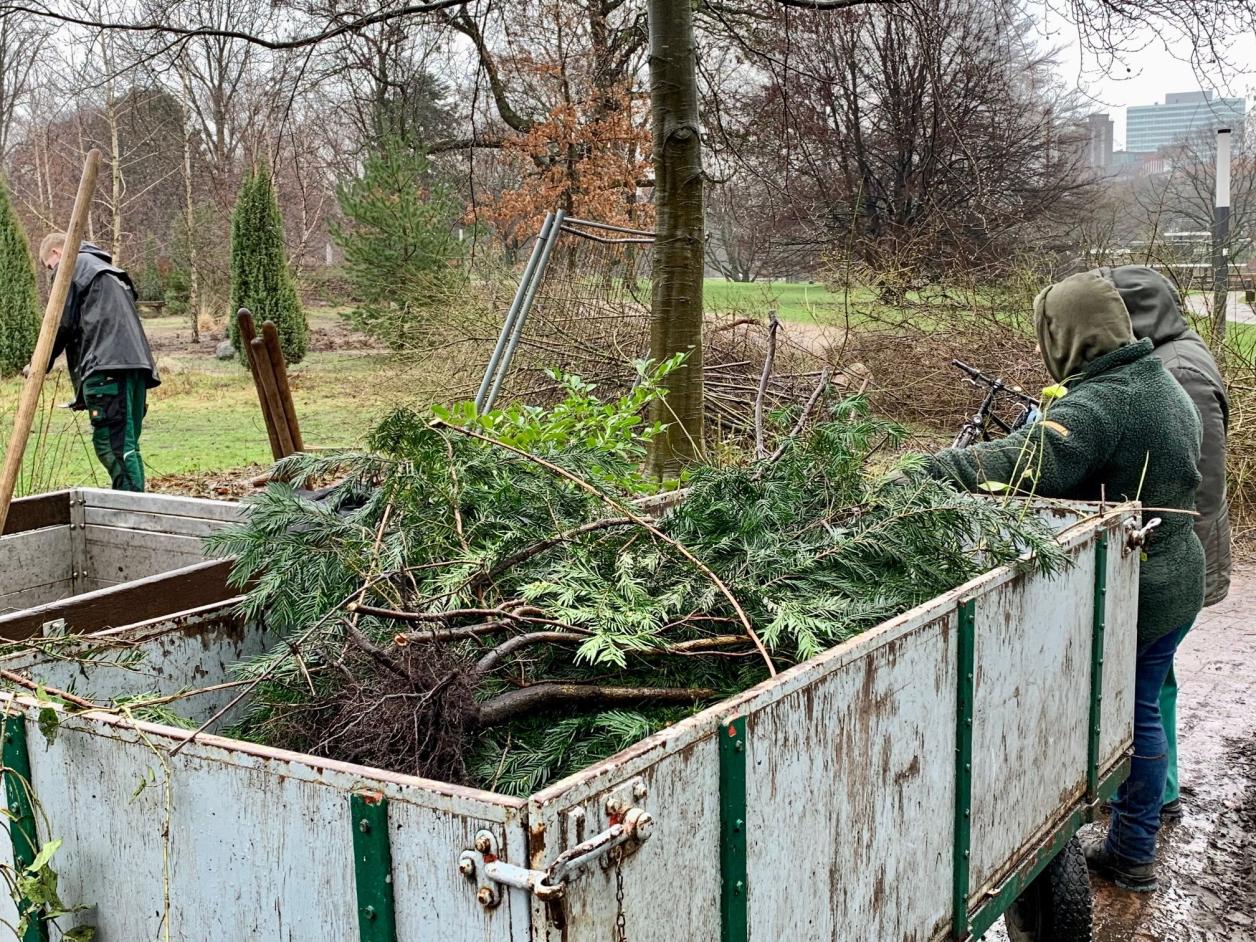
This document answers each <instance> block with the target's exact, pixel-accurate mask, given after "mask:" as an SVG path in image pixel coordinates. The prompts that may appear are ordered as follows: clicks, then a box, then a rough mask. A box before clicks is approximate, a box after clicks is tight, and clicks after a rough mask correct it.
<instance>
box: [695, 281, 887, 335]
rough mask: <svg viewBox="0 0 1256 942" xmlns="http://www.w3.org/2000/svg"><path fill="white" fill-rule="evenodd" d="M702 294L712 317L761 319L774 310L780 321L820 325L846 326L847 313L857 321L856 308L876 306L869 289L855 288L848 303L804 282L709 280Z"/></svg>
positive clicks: (822, 288)
mask: <svg viewBox="0 0 1256 942" xmlns="http://www.w3.org/2000/svg"><path fill="white" fill-rule="evenodd" d="M703 294H704V301H705V306H706V309H707V311H708V312H710V313H714V314H744V315H746V316H748V317H761V316H765V315H766V314H767V312H768V311H771V310H773V309H775V310H776V312H777V314H778V316H779V317H780V318H781V320H786V321H810V322H813V323H820V324H840V323H844V322H845V320H846V315H847V311H848V309H849V311H850V315H851V317H852V319H854V318H856V317H857V314H858V312H857V311H856V309H855V306H856V305H869V304H875V303H876V296H875V295H874V294H873V293H872V292H871V291H868V290H867V289H863V288H853V289H851V292H850V296H849V299H845V298H843V296H842V295H841V294H840V293H836V292H833V291H830V290H829V289H828V288H826V287H825V286H824V285H822V284H807V283H805V282H800V283H794V282H785V281H755V282H737V281H728V280H727V279H725V278H708V279H706V283H705V286H704V288H703Z"/></svg>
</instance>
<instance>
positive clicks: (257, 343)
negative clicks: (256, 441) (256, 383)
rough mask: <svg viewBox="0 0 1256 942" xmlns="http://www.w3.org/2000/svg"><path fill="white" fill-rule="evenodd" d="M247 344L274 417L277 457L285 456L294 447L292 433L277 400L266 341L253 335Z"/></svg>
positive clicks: (281, 405)
mask: <svg viewBox="0 0 1256 942" xmlns="http://www.w3.org/2000/svg"><path fill="white" fill-rule="evenodd" d="M249 346H251V347H252V348H253V359H254V360H256V361H257V376H258V379H260V380H261V388H262V390H263V391H264V392H265V394H266V405H267V406H268V407H269V409H270V414H271V415H272V416H274V418H275V434H276V435H277V436H278V438H279V452H280V454H279V457H280V458H287V457H288V456H289V455H290V454H292V453H293V452H295V451H296V449H295V448H294V447H293V446H292V435H291V434H290V433H289V432H288V423H287V422H285V421H284V418H283V403H281V402H280V401H279V387H278V385H277V384H276V383H275V371H274V370H273V369H271V366H270V354H268V353H267V352H266V341H265V340H263V339H262V338H261V337H254V338H253V339H252V340H250V341H249Z"/></svg>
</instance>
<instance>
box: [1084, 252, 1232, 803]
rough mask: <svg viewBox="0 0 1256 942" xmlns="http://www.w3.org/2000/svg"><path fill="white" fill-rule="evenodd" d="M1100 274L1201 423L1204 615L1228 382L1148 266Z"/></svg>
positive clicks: (1220, 517)
mask: <svg viewBox="0 0 1256 942" xmlns="http://www.w3.org/2000/svg"><path fill="white" fill-rule="evenodd" d="M1097 271H1098V274H1100V275H1101V276H1103V277H1104V278H1107V279H1108V280H1109V281H1111V282H1112V283H1113V284H1114V285H1116V289H1117V290H1118V291H1119V292H1121V300H1123V301H1124V302H1125V309H1126V310H1127V311H1129V314H1130V322H1131V324H1132V325H1133V328H1134V336H1135V337H1137V338H1138V339H1140V340H1141V339H1142V338H1144V337H1146V338H1147V339H1148V340H1150V341H1151V342H1152V343H1153V344H1155V347H1156V348H1155V350H1154V351H1152V355H1153V356H1154V357H1156V359H1158V360H1159V361H1160V362H1161V363H1163V364H1164V365H1165V368H1166V369H1167V370H1168V371H1169V374H1170V375H1171V376H1172V377H1173V378H1174V379H1176V380H1177V381H1178V382H1179V383H1180V384H1181V386H1182V388H1183V389H1184V390H1186V394H1187V395H1188V396H1190V397H1191V402H1192V403H1193V404H1194V406H1195V411H1197V412H1198V413H1199V418H1200V420H1201V421H1202V422H1203V427H1204V440H1203V448H1202V450H1201V452H1200V456H1199V473H1200V475H1201V476H1202V477H1203V480H1202V481H1201V482H1200V485H1199V492H1198V494H1197V495H1196V497H1195V505H1196V509H1197V510H1198V511H1199V516H1198V517H1197V518H1196V519H1195V535H1196V536H1198V537H1199V540H1200V542H1201V543H1203V544H1204V560H1205V563H1206V570H1205V572H1206V578H1205V581H1204V607H1205V608H1207V607H1208V606H1209V605H1216V604H1217V603H1218V602H1220V601H1222V600H1223V599H1225V597H1226V595H1227V594H1228V593H1229V591H1230V509H1229V503H1228V501H1227V500H1226V483H1225V471H1226V433H1227V431H1228V430H1229V425H1230V400H1229V398H1228V397H1227V396H1226V391H1225V382H1224V381H1223V380H1222V378H1221V371H1220V370H1219V369H1218V368H1217V361H1216V360H1214V359H1213V356H1212V352H1211V351H1210V350H1209V349H1208V345H1207V344H1206V343H1204V340H1203V338H1202V337H1200V336H1199V334H1197V333H1195V331H1193V330H1191V328H1190V327H1189V326H1188V325H1187V323H1186V318H1185V317H1183V316H1182V305H1181V302H1180V301H1179V299H1178V293H1177V289H1175V288H1174V287H1173V284H1172V282H1170V281H1169V280H1168V279H1167V278H1165V277H1164V276H1163V275H1161V274H1160V273H1159V272H1158V271H1156V270H1155V269H1152V268H1147V267H1145V266H1143V265H1122V266H1121V267H1120V268H1100V269H1098V270H1097ZM1177 689H1178V688H1177V678H1176V677H1175V676H1174V673H1173V671H1172V670H1170V671H1169V676H1168V679H1167V680H1165V684H1164V689H1163V690H1162V691H1161V692H1160V716H1161V719H1162V720H1163V721H1164V733H1165V736H1166V737H1167V738H1168V741H1169V748H1168V755H1169V775H1168V779H1167V780H1166V782H1165V789H1164V807H1163V808H1162V809H1161V819H1162V820H1163V821H1165V822H1166V823H1167V822H1168V821H1172V820H1177V819H1178V818H1180V817H1181V816H1182V803H1181V801H1180V800H1179V789H1178V774H1177Z"/></svg>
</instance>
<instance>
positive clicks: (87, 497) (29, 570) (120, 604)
mask: <svg viewBox="0 0 1256 942" xmlns="http://www.w3.org/2000/svg"><path fill="white" fill-rule="evenodd" d="M239 514H240V505H239V504H235V503H225V502H222V501H213V500H200V499H196V498H191V497H171V496H165V495H161V494H131V493H126V492H122V491H106V490H98V489H95V488H74V489H71V490H65V491H57V492H54V493H51V494H41V495H39V496H37V497H27V498H22V499H21V500H17V501H14V502H13V506H12V509H11V511H10V513H9V517H8V520H7V522H6V525H5V531H4V536H3V537H0V638H3V639H8V640H16V639H20V638H25V637H29V636H30V635H32V634H39V633H41V632H43V631H45V630H47V631H52V630H54V626H55V627H57V628H60V627H61V623H64V627H65V629H66V630H72V631H78V632H86V631H96V630H99V629H101V628H106V627H111V626H115V625H119V624H130V623H132V622H137V621H141V620H144V619H148V618H154V617H157V616H159V615H164V614H168V613H170V612H176V611H181V610H185V609H190V608H194V607H196V606H199V605H205V604H209V603H213V602H219V601H221V600H223V599H226V598H230V597H231V596H232V595H234V594H235V593H234V592H233V591H232V590H230V589H229V588H228V586H227V576H228V574H229V573H230V568H231V564H230V562H229V561H226V560H220V559H206V557H205V555H204V553H203V550H202V544H203V541H204V538H205V537H206V536H208V535H209V534H210V533H212V532H214V531H215V530H217V529H219V528H220V527H222V526H224V525H226V524H227V523H230V522H232V521H234V520H237V519H239ZM45 626H48V627H47V629H45Z"/></svg>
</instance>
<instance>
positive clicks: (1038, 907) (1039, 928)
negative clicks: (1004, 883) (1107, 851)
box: [1004, 837, 1091, 942]
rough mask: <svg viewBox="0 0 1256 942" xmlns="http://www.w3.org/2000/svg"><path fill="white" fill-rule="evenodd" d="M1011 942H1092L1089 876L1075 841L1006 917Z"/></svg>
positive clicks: (1031, 886) (1058, 856)
mask: <svg viewBox="0 0 1256 942" xmlns="http://www.w3.org/2000/svg"><path fill="white" fill-rule="evenodd" d="M1004 921H1005V923H1006V924H1007V935H1008V938H1009V939H1010V940H1011V942H1091V898H1090V876H1089V875H1088V874H1087V872H1086V858H1085V857H1084V856H1083V855H1082V846H1081V844H1080V843H1078V840H1077V838H1076V837H1074V838H1073V839H1072V840H1071V841H1069V842H1068V843H1067V844H1066V845H1065V846H1064V849H1063V850H1062V851H1060V852H1059V853H1058V854H1057V855H1056V857H1055V860H1053V861H1051V863H1050V864H1048V865H1047V869H1045V870H1043V871H1042V873H1041V874H1039V875H1038V877H1037V879H1035V880H1034V882H1033V883H1031V884H1029V886H1028V887H1026V889H1025V892H1024V893H1022V894H1021V896H1020V899H1018V900H1017V901H1016V902H1015V903H1013V904H1012V907H1011V908H1010V909H1009V910H1008V911H1007V914H1006V915H1005V916H1004Z"/></svg>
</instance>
